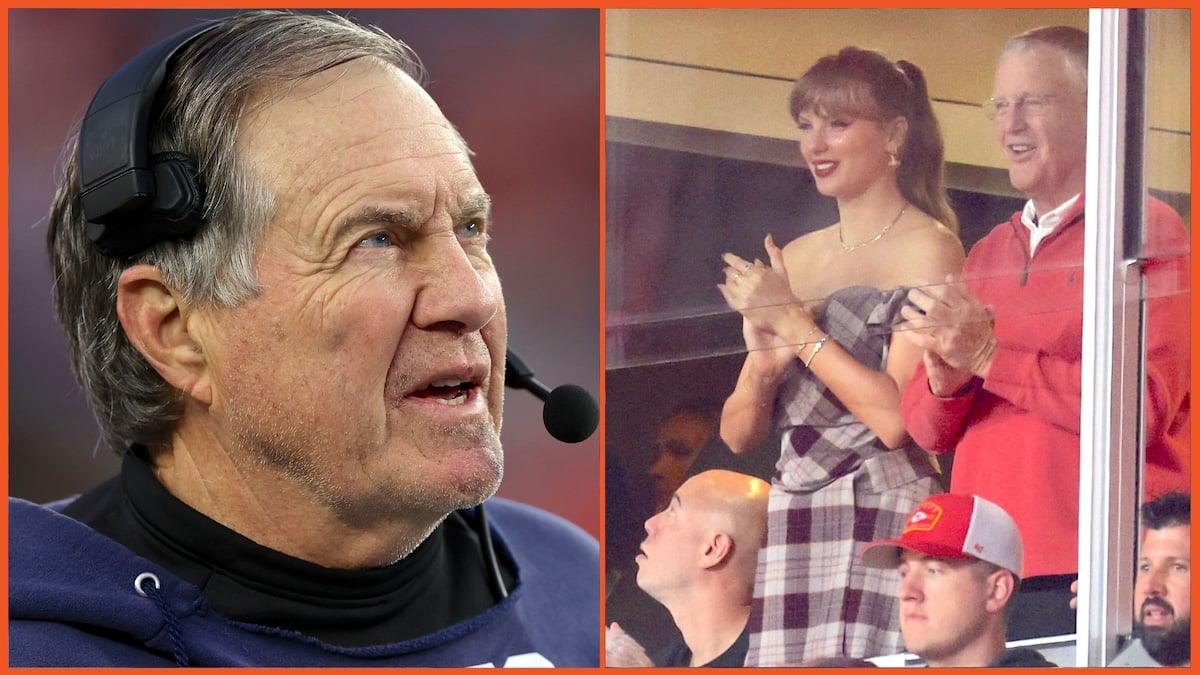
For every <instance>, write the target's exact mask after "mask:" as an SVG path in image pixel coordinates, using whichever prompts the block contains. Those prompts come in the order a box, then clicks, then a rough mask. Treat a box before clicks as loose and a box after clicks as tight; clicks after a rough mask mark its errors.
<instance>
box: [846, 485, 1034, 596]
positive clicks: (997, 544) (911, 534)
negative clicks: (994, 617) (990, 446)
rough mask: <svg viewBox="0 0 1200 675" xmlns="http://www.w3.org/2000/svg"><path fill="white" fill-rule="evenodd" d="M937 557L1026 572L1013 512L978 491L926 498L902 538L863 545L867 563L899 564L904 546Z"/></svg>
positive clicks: (864, 558) (869, 565) (869, 564)
mask: <svg viewBox="0 0 1200 675" xmlns="http://www.w3.org/2000/svg"><path fill="white" fill-rule="evenodd" d="M902 548H905V549H908V550H910V551H916V552H917V553H923V554H925V555H927V556H930V557H934V558H956V559H966V558H978V559H979V560H985V561H987V562H990V563H992V564H994V565H999V566H1000V567H1003V568H1004V569H1006V570H1008V571H1010V572H1012V573H1013V574H1015V575H1017V577H1020V576H1021V564H1022V561H1023V560H1024V552H1023V549H1022V547H1021V533H1020V532H1019V531H1017V524H1016V523H1015V522H1013V519H1012V517H1011V516H1009V515H1008V513H1007V512H1006V511H1005V510H1004V509H1002V508H1000V507H999V506H996V505H995V504H993V503H992V502H989V501H988V500H986V499H984V498H983V497H977V496H975V495H961V494H941V495H935V496H933V497H930V498H929V499H926V500H925V501H923V502H921V504H920V505H918V506H917V508H916V510H915V511H913V512H912V515H911V516H909V517H908V522H907V523H905V525H904V532H902V533H901V534H900V538H899V539H888V540H884V541H873V542H871V543H869V544H867V547H866V548H865V549H864V550H863V554H862V561H863V564H864V565H866V566H867V567H879V568H884V569H892V568H895V567H896V565H898V564H899V563H900V549H902Z"/></svg>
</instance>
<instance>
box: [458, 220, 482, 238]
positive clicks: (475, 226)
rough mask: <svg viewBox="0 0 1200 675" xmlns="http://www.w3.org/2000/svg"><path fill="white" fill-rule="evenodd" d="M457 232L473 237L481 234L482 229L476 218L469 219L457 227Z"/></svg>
mask: <svg viewBox="0 0 1200 675" xmlns="http://www.w3.org/2000/svg"><path fill="white" fill-rule="evenodd" d="M458 232H459V234H460V235H461V236H464V237H469V238H473V237H478V236H479V235H481V234H483V229H482V228H481V227H480V226H479V221H478V220H469V221H467V222H465V223H463V224H462V226H461V227H459V228H458Z"/></svg>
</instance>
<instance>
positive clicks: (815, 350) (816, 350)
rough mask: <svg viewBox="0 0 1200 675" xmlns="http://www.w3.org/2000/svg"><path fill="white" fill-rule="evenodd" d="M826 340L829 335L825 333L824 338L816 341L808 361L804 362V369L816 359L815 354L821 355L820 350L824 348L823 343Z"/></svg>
mask: <svg viewBox="0 0 1200 675" xmlns="http://www.w3.org/2000/svg"><path fill="white" fill-rule="evenodd" d="M828 339H829V333H826V334H825V335H824V337H822V338H821V339H820V340H817V343H816V346H815V347H813V350H812V354H810V355H809V357H808V360H807V361H805V362H804V367H805V368H807V367H809V365H811V364H812V362H813V359H815V358H817V354H819V353H821V348H822V347H824V346H825V341H826V340H828Z"/></svg>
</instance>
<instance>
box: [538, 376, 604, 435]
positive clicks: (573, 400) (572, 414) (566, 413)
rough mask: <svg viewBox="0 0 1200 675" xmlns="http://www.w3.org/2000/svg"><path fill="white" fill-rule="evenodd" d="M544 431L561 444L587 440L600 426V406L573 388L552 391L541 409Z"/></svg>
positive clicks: (580, 390) (563, 386)
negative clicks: (544, 424)
mask: <svg viewBox="0 0 1200 675" xmlns="http://www.w3.org/2000/svg"><path fill="white" fill-rule="evenodd" d="M542 421H543V422H545V423H546V431H549V432H550V435H551V436H553V437H555V438H557V439H558V440H560V441H562V442H563V443H579V442H580V441H584V440H587V438H588V437H589V436H591V435H592V432H594V431H595V430H596V427H597V426H598V425H599V424H600V405H599V404H597V403H596V399H594V398H592V395H591V394H589V393H588V391H587V390H586V389H584V388H583V387H581V386H579V385H577V384H564V385H560V386H558V387H555V388H554V390H553V391H551V392H550V395H549V396H548V397H546V405H545V406H544V407H543V408H542Z"/></svg>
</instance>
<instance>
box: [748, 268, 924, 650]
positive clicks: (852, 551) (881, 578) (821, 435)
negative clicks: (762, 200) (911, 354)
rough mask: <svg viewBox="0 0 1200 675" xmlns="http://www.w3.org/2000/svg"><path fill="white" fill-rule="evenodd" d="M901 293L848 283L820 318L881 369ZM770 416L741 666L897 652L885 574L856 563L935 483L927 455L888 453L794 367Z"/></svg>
mask: <svg viewBox="0 0 1200 675" xmlns="http://www.w3.org/2000/svg"><path fill="white" fill-rule="evenodd" d="M906 294H907V289H896V290H894V291H881V290H878V289H875V288H871V287H867V286H853V287H850V288H845V289H841V290H839V291H837V292H836V293H834V294H833V295H831V296H830V297H829V298H828V300H827V301H826V303H825V307H824V310H823V311H822V312H820V314H819V315H818V316H817V321H818V323H819V324H820V325H821V327H822V328H823V329H824V330H825V331H826V332H827V333H828V334H829V335H830V338H831V339H833V340H836V341H837V342H838V344H839V345H841V346H842V348H844V349H845V350H846V351H848V352H849V353H850V354H852V355H853V356H854V357H855V358H856V359H858V360H859V361H861V362H862V363H864V364H867V365H869V366H871V367H873V368H877V369H882V368H883V365H884V363H885V360H886V358H887V344H888V338H889V337H890V331H889V330H888V327H889V326H891V325H892V324H893V323H894V321H895V320H896V317H897V315H898V314H899V311H900V307H901V306H902V305H903V303H904V298H905V296H906ZM786 378H787V379H786V380H785V382H784V383H783V384H782V385H781V387H780V394H779V398H778V399H777V400H776V408H775V413H776V417H777V419H778V420H779V425H780V428H781V429H782V430H783V448H782V452H781V454H780V459H779V462H778V463H777V464H776V473H775V477H774V480H773V481H772V486H771V495H770V502H769V507H768V508H769V514H768V524H767V534H766V542H765V544H764V546H763V549H762V551H761V552H760V553H759V559H758V572H757V575H756V580H755V588H754V605H753V610H752V612H751V616H750V631H751V633H750V651H749V654H748V655H747V659H746V665H747V666H795V665H798V664H800V663H803V662H805V661H810V660H813V659H817V658H822V657H828V656H839V655H840V656H850V657H856V658H864V657H870V656H878V655H880V654H889V653H895V652H899V651H902V649H903V646H902V640H901V636H900V626H899V616H898V607H897V600H896V593H897V584H898V577H897V576H896V573H895V572H893V571H891V570H873V569H868V568H865V567H863V566H862V564H861V563H860V561H859V555H860V554H861V552H862V548H863V546H864V545H865V544H866V543H867V542H869V541H872V540H875V539H883V538H890V537H894V536H896V535H898V534H899V533H900V531H901V530H902V529H903V526H904V522H905V520H906V519H907V518H908V515H909V513H911V512H912V510H913V509H914V508H915V507H916V506H917V504H919V503H920V502H921V501H922V500H924V499H925V498H926V497H927V496H929V495H930V494H934V493H936V492H940V491H941V487H940V481H939V479H938V476H937V469H936V468H935V466H934V464H933V462H932V460H931V458H930V457H929V456H928V455H927V454H926V453H925V452H924V451H923V450H921V449H919V448H916V447H909V448H904V449H901V450H896V451H891V452H889V451H888V450H887V448H886V446H884V445H883V444H882V443H880V442H879V440H878V439H877V438H876V437H875V434H874V433H873V432H871V431H870V430H869V429H867V427H866V426H865V425H864V424H862V423H861V422H859V421H858V420H857V419H856V418H855V417H854V416H853V415H851V414H850V412H849V411H847V410H846V409H845V408H844V407H843V406H842V405H841V402H840V401H838V400H837V397H836V396H834V395H833V394H832V393H831V392H829V391H828V390H827V389H826V387H825V385H824V383H822V382H821V381H820V380H819V379H817V378H814V377H809V376H808V375H807V373H806V372H805V370H804V368H803V367H802V366H800V365H799V364H796V363H793V364H792V366H791V368H790V369H789V372H788V373H787V375H786Z"/></svg>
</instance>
